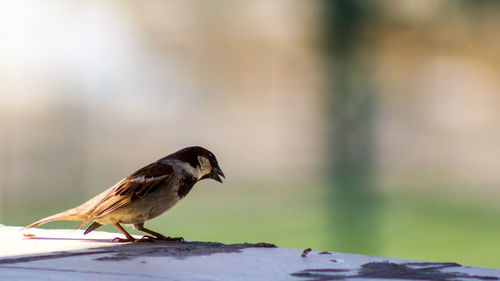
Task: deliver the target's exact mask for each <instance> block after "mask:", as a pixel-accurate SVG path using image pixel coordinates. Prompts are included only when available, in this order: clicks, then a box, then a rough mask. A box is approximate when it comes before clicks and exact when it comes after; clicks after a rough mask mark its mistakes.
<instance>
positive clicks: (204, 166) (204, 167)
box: [198, 156, 212, 178]
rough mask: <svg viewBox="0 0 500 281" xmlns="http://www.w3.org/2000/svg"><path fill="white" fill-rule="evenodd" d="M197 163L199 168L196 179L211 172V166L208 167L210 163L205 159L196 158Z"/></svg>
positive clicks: (201, 157)
mask: <svg viewBox="0 0 500 281" xmlns="http://www.w3.org/2000/svg"><path fill="white" fill-rule="evenodd" d="M198 162H199V163H200V167H199V168H198V178H201V177H203V176H204V175H208V174H210V172H211V171H212V165H210V161H209V160H208V159H207V158H206V157H203V156H198Z"/></svg>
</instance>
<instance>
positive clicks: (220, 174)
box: [210, 166, 226, 183]
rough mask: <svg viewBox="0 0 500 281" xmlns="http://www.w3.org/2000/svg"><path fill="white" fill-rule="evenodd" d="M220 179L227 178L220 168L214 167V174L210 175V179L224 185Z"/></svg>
mask: <svg viewBox="0 0 500 281" xmlns="http://www.w3.org/2000/svg"><path fill="white" fill-rule="evenodd" d="M220 177H223V178H226V177H225V176H224V173H223V172H222V170H221V168H220V167H219V166H215V167H213V169H212V173H211V174H210V178H211V179H213V180H216V181H218V182H220V183H222V179H221V178H220Z"/></svg>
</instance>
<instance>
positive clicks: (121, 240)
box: [113, 223, 153, 242]
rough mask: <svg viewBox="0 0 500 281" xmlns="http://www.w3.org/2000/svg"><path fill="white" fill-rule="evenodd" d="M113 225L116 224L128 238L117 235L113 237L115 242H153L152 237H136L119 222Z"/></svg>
mask: <svg viewBox="0 0 500 281" xmlns="http://www.w3.org/2000/svg"><path fill="white" fill-rule="evenodd" d="M113 225H114V226H116V228H118V229H119V230H120V231H121V232H122V233H123V234H125V237H127V239H123V238H119V237H116V238H115V239H113V242H114V241H115V240H116V241H118V242H153V240H151V239H144V238H143V239H135V238H134V237H132V235H130V234H129V233H128V232H127V231H126V230H125V229H124V228H123V227H122V226H121V225H120V224H119V223H114V224H113Z"/></svg>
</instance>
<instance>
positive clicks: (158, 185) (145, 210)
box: [23, 146, 225, 242]
mask: <svg viewBox="0 0 500 281" xmlns="http://www.w3.org/2000/svg"><path fill="white" fill-rule="evenodd" d="M221 177H223V178H225V176H224V173H223V172H222V170H221V168H220V167H219V164H218V162H217V159H216V158H215V155H214V154H213V153H212V152H210V151H208V150H207V149H205V148H203V147H200V146H191V147H186V148H184V149H181V150H179V151H177V152H174V153H172V154H170V155H168V156H165V157H163V158H161V159H159V160H157V161H155V162H153V163H151V164H149V165H146V166H145V167H143V168H141V169H139V170H137V171H135V172H134V173H132V174H131V175H129V176H128V177H126V178H124V179H122V180H120V181H119V182H117V183H116V184H115V185H113V186H112V187H110V188H109V189H107V190H105V191H104V192H102V193H100V194H98V195H97V196H95V197H93V198H92V199H90V200H88V201H87V202H85V203H83V204H81V205H80V206H77V207H75V208H72V209H69V210H66V211H63V212H60V213H57V214H55V215H52V216H48V217H46V218H43V219H40V220H38V221H36V222H34V223H32V224H30V225H27V226H25V227H24V228H23V229H30V228H32V227H37V226H39V225H42V224H45V223H48V222H52V221H59V220H65V221H67V220H69V221H82V222H81V224H80V225H79V226H78V227H77V229H79V228H81V227H83V226H84V225H86V224H87V223H90V222H93V223H92V224H91V225H90V226H89V227H88V228H87V230H86V231H85V232H84V234H88V233H90V232H91V231H93V230H95V229H96V228H98V227H100V226H102V225H105V224H112V225H114V226H115V227H116V228H118V230H120V231H121V232H122V233H123V234H124V235H125V239H123V238H119V237H117V238H115V239H113V241H118V242H142V241H150V242H152V241H154V240H168V241H184V239H183V238H182V237H175V238H171V237H165V236H164V235H162V234H160V233H158V232H155V231H153V230H150V229H147V228H145V227H144V223H145V222H146V221H148V220H150V219H152V218H155V217H157V216H159V215H161V214H163V213H164V212H166V211H168V210H169V209H171V208H172V207H174V206H175V205H176V204H177V203H179V201H181V200H182V199H183V198H184V197H186V195H187V194H188V193H189V192H190V191H191V189H192V188H193V186H194V184H195V183H197V182H198V181H201V180H203V179H213V180H215V181H218V182H220V183H222V179H221ZM121 224H133V225H134V227H135V228H136V229H137V230H139V231H142V232H145V233H148V234H149V235H146V236H144V237H142V238H141V239H136V238H134V237H133V236H132V235H130V234H129V233H128V232H127V231H126V230H125V229H124V228H123V227H122V226H121Z"/></svg>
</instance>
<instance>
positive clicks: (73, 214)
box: [22, 208, 86, 230]
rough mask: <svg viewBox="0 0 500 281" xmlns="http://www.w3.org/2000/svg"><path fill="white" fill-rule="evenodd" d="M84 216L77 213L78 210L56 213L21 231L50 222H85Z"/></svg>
mask: <svg viewBox="0 0 500 281" xmlns="http://www.w3.org/2000/svg"><path fill="white" fill-rule="evenodd" d="M85 218H86V216H85V215H83V214H81V213H79V210H76V208H75V209H69V210H66V211H64V212H60V213H57V214H55V215H52V216H48V217H46V218H43V219H40V220H38V221H36V222H34V223H32V224H30V225H27V226H25V227H24V228H23V229H22V230H25V229H30V228H33V227H37V226H39V225H42V224H45V223H48V222H51V221H79V220H85Z"/></svg>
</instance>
